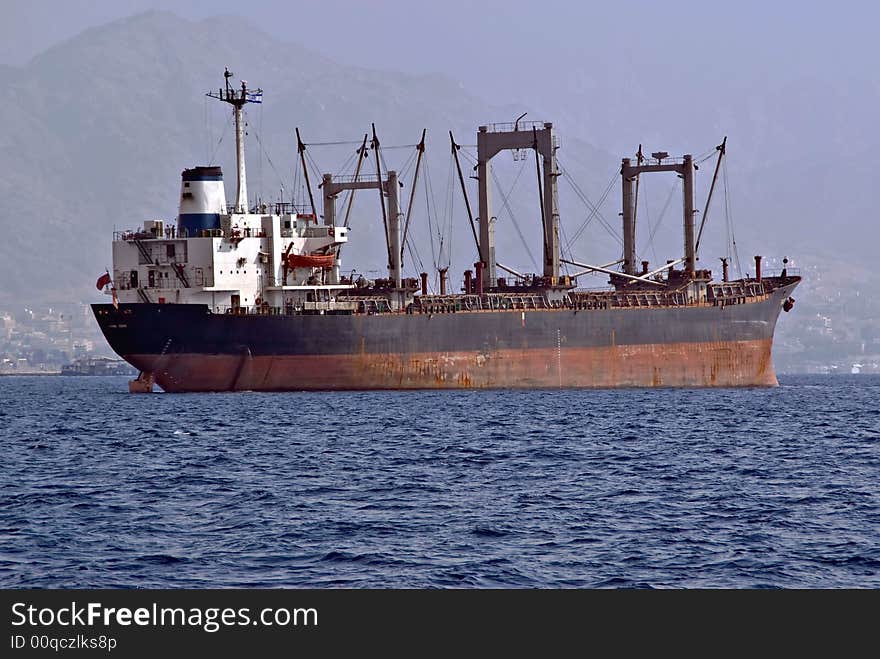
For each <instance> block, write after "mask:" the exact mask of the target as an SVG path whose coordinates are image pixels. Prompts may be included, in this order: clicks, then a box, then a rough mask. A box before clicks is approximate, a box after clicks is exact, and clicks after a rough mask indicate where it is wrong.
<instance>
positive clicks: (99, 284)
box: [95, 272, 110, 291]
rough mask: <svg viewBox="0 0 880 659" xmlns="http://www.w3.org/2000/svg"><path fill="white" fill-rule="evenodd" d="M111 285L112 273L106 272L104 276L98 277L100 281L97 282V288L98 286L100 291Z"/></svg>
mask: <svg viewBox="0 0 880 659" xmlns="http://www.w3.org/2000/svg"><path fill="white" fill-rule="evenodd" d="M109 283H110V273H109V272H105V273H104V274H103V275H101V276H100V277H98V281H97V282H95V286H97V287H98V290H99V291H100V290H101V289H102V288H104V287H105V286H106V285H107V284H109Z"/></svg>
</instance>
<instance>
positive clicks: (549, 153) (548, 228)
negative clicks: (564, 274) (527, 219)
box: [536, 122, 559, 286]
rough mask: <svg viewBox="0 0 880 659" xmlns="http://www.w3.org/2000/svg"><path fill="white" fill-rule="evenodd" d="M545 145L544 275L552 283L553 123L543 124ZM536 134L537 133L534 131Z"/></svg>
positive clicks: (555, 214)
mask: <svg viewBox="0 0 880 659" xmlns="http://www.w3.org/2000/svg"><path fill="white" fill-rule="evenodd" d="M544 129H545V130H546V133H545V139H546V140H547V142H548V143H547V145H546V146H545V148H544V149H543V150H542V151H543V155H544V277H546V278H549V279H550V281H551V282H552V285H554V286H555V285H556V284H557V283H558V281H559V191H558V188H557V185H556V181H557V179H558V178H559V172H558V171H557V166H556V148H557V146H556V138H555V136H554V135H553V124H552V123H550V122H547V123H545V124H544ZM536 134H537V133H536Z"/></svg>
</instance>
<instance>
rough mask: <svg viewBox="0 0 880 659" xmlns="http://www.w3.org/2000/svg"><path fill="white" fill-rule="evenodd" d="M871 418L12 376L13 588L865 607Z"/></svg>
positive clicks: (871, 536) (799, 384)
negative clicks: (799, 594) (133, 387)
mask: <svg viewBox="0 0 880 659" xmlns="http://www.w3.org/2000/svg"><path fill="white" fill-rule="evenodd" d="M878 394H880V377H874V376H858V377H849V376H840V377H792V378H783V379H782V386H780V387H778V388H776V389H769V390H768V389H737V390H710V389H700V390H680V389H678V390H677V389H661V390H629V391H485V392H483V391H452V392H349V393H290V394H261V393H252V392H248V393H240V394H210V395H196V394H191V395H165V394H161V395H155V396H131V395H128V394H127V393H126V384H125V379H123V378H62V377H15V378H12V377H9V378H0V408H2V409H0V440H2V442H0V453H2V454H0V464H2V467H0V468H2V478H0V586H3V587H7V588H8V587H13V588H23V587H36V588H40V587H78V588H95V587H97V588H115V587H127V588H130V587H146V588H181V587H186V588H206V587H233V588H239V587H269V588H279V587H319V588H340V587H343V588H362V587H396V588H425V587H432V588H433V587H438V588H536V587H537V588H542V587H554V588H682V587H686V588H877V587H880V551H878V549H877V542H876V539H877V537H878V531H880V505H878V504H880V489H878V483H880V478H878V476H880V411H878V409H877V400H878V399H880V396H878Z"/></svg>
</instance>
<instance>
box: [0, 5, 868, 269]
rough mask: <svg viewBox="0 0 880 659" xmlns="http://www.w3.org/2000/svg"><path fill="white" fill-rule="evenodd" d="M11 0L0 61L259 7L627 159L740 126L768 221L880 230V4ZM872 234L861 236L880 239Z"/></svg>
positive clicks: (749, 207)
mask: <svg viewBox="0 0 880 659" xmlns="http://www.w3.org/2000/svg"><path fill="white" fill-rule="evenodd" d="M0 2H2V16H3V20H2V21H0V63H5V64H9V65H13V66H22V65H24V64H26V63H27V62H28V60H29V59H30V58H31V57H33V56H35V55H37V54H39V53H40V52H42V51H43V50H45V49H46V48H48V47H50V46H51V45H53V44H56V43H58V42H59V41H62V40H65V39H68V38H71V37H73V36H75V35H78V34H80V33H81V32H82V31H83V30H85V29H87V28H89V27H91V26H96V25H101V24H104V23H107V22H110V21H113V20H117V19H119V18H123V17H126V16H130V15H132V14H135V13H139V12H143V11H146V10H149V9H163V10H169V11H173V12H175V13H176V14H178V15H180V16H182V17H184V18H186V19H191V20H199V19H202V18H206V17H209V16H216V15H218V14H235V15H242V16H244V17H245V18H246V19H247V20H248V21H249V22H250V23H252V24H253V25H255V26H257V27H259V28H260V29H262V30H263V31H265V32H266V33H268V34H270V35H272V36H274V37H277V38H279V39H282V40H285V41H291V42H296V43H299V44H302V45H303V46H305V47H307V48H309V49H312V50H317V51H319V52H322V53H324V54H326V55H327V56H328V57H330V58H331V59H333V60H336V61H338V62H340V63H345V64H355V65H360V66H364V67H368V68H374V69H379V70H399V71H405V72H412V73H428V72H439V73H442V74H444V75H446V76H449V77H450V78H452V79H453V80H456V81H459V82H460V83H461V84H463V85H464V87H465V88H466V89H467V90H468V91H469V92H471V93H473V94H476V95H478V96H480V97H482V98H484V99H485V100H486V101H488V102H489V104H490V105H493V106H496V107H501V108H502V112H501V114H502V116H497V117H496V116H492V117H486V119H485V121H486V122H492V121H511V120H513V119H514V118H515V117H516V115H517V114H519V112H520V110H521V109H522V108H528V109H530V110H531V112H530V115H529V117H528V118H529V119H533V120H552V121H554V122H556V123H557V126H558V127H561V128H560V130H561V139H562V140H563V142H562V144H563V148H565V146H566V142H565V139H566V137H579V138H582V139H584V140H585V141H587V142H588V143H591V144H595V145H596V146H598V147H600V148H601V149H603V150H605V151H606V152H607V153H609V154H615V157H619V156H620V155H623V154H631V153H633V152H634V151H635V148H636V146H637V145H638V144H641V143H644V144H645V147H646V151H647V152H649V153H650V152H651V151H653V150H668V151H669V152H670V153H684V152H688V151H691V152H693V153H701V152H703V151H705V150H706V149H711V148H712V146H714V145H715V144H717V143H718V142H719V141H720V139H721V138H722V137H723V136H724V135H729V136H730V141H729V143H728V144H729V147H730V151H729V153H730V154H731V157H730V162H731V163H732V164H731V168H732V179H733V181H734V184H735V183H736V182H738V181H741V182H743V185H742V186H741V187H740V188H738V189H737V191H738V193H739V194H738V197H737V204H738V208H740V209H743V210H745V211H747V212H748V213H749V214H750V215H748V217H750V218H752V220H753V221H755V222H758V223H763V222H776V221H777V217H779V216H780V215H782V214H784V215H785V216H786V217H788V218H789V219H791V220H792V224H793V225H794V226H795V227H796V229H797V231H793V232H792V236H793V239H797V238H803V239H804V241H805V242H811V243H814V244H816V245H822V244H824V243H823V238H822V237H821V236H823V235H825V236H826V237H827V236H828V235H831V236H834V235H843V234H844V233H845V232H846V231H852V230H853V229H856V228H862V229H863V234H862V235H863V237H867V236H870V235H872V232H873V234H874V235H876V230H875V229H874V222H873V220H872V218H873V217H874V215H875V213H874V211H873V209H874V206H875V203H874V199H873V193H872V192H871V189H872V179H871V178H869V177H868V175H867V174H865V173H864V172H863V171H856V172H851V171H849V170H847V169H846V168H844V167H840V166H839V164H840V163H846V162H850V161H858V160H863V159H866V158H869V157H871V155H872V154H873V153H874V152H875V151H876V149H877V148H880V137H878V136H877V135H876V131H875V129H874V124H875V121H876V113H877V110H876V108H877V105H878V104H880V82H878V76H877V73H876V66H877V64H876V63H877V59H878V58H877V56H876V52H875V49H876V46H875V40H876V35H875V32H876V26H877V24H878V19H880V4H878V3H872V2H856V1H852V0H838V1H836V2H834V3H828V2H798V1H793V0H791V1H775V2H774V1H772V0H764V1H755V0H737V1H736V2H724V3H722V2H717V1H712V0H701V1H691V0H683V1H678V0H667V1H664V2H660V1H647V0H630V1H629V2H626V3H620V2H576V1H573V0H569V1H567V2H564V1H560V0H540V1H536V0H530V1H528V2H523V1H521V0H505V1H483V2H480V1H475V0H470V1H467V0H443V1H436V0H435V1H431V2H421V1H417V0H416V1H411V2H400V1H399V0H398V1H393V2H392V1H387V0H370V1H365V0H360V1H355V0H348V1H345V0H320V1H311V0H302V1H299V2H288V1H281V0H276V1H274V2H272V1H269V0H249V1H248V2H241V1H240V0H237V1H233V0H211V1H193V2H185V1H183V2H182V1H181V0H68V1H61V0H56V1H48V0H0ZM217 38H218V39H224V38H225V39H236V38H237V37H236V35H235V34H233V33H225V34H218V35H217ZM220 64H223V65H225V64H227V63H226V62H222V63H220ZM228 64H229V65H230V67H231V68H232V69H233V70H234V71H236V72H237V73H241V72H240V71H238V70H237V68H236V67H235V63H232V62H230V63H228ZM253 75H257V74H256V72H255V73H254V74H253ZM508 109H509V112H508ZM508 114H509V116H507V115H508ZM563 128H564V129H563ZM567 153H568V152H566V154H567ZM840 197H845V199H843V201H842V200H841V199H840ZM807 226H809V227H811V228H812V232H813V233H815V235H805V234H804V232H803V231H801V230H800V229H801V228H802V227H807ZM823 232H824V233H823ZM868 242H869V241H867V240H862V241H860V242H859V243H858V244H857V245H856V246H855V249H856V250H862V251H863V252H866V253H867V252H872V250H873V248H870V249H869V248H868V247H867V244H868Z"/></svg>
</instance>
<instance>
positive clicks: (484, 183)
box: [477, 128, 495, 288]
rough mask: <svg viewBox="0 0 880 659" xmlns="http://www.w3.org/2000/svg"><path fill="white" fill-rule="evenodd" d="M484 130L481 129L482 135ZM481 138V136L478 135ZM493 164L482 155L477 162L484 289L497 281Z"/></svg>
mask: <svg viewBox="0 0 880 659" xmlns="http://www.w3.org/2000/svg"><path fill="white" fill-rule="evenodd" d="M480 134H483V133H482V128H481V133H480ZM478 137H479V135H478ZM491 175H492V164H491V163H490V162H489V158H487V157H484V156H482V155H479V156H478V160H477V185H478V188H479V207H480V217H479V218H478V221H479V223H480V261H482V262H483V263H485V264H486V268H485V269H484V270H483V287H484V288H489V287H490V286H492V281H493V280H494V279H495V218H494V217H492V187H491V186H490V185H489V179H490V177H491Z"/></svg>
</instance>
